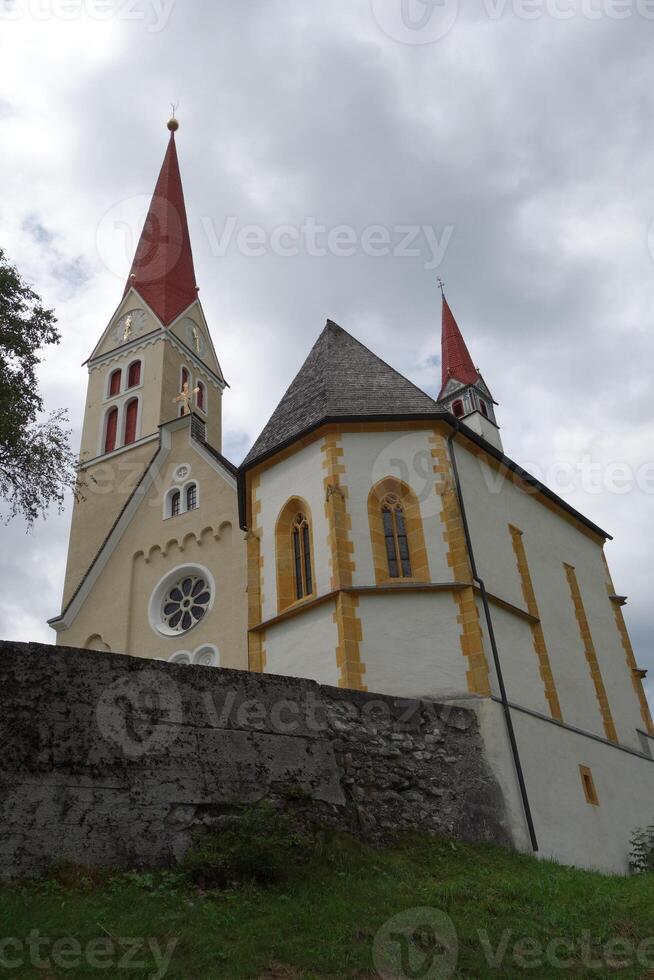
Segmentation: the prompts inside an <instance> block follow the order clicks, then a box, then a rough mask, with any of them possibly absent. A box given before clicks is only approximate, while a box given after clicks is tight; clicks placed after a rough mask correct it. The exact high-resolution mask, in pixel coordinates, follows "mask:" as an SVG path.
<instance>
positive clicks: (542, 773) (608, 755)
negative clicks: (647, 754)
mask: <svg viewBox="0 0 654 980" xmlns="http://www.w3.org/2000/svg"><path fill="white" fill-rule="evenodd" d="M459 703H462V704H465V706H466V707H472V708H474V709H475V710H476V712H477V715H478V718H479V723H480V728H481V731H482V734H483V736H484V742H485V751H486V756H487V758H488V761H489V763H490V765H491V767H492V768H493V770H494V772H495V775H496V777H497V779H498V781H499V783H500V786H501V788H502V791H503V792H504V796H505V800H506V802H507V807H508V817H509V824H510V827H511V831H512V833H513V836H514V840H515V843H516V846H517V847H518V848H519V849H520V850H524V851H526V852H528V853H530V852H531V843H530V840H529V836H528V832H527V823H526V819H525V815H524V809H523V806H522V800H521V797H520V794H519V791H518V782H517V776H516V769H515V764H514V761H513V756H512V754H511V751H510V747H509V740H508V736H507V731H506V723H505V720H504V716H503V711H502V706H501V705H500V704H498V703H497V702H496V701H480V700H472V699H468V700H466V701H461V702H459ZM511 715H512V718H513V724H514V729H515V733H516V739H517V742H518V748H519V753H520V759H521V762H522V769H523V773H524V777H525V783H526V786H527V793H528V796H529V803H530V807H531V811H532V818H533V821H534V827H535V830H536V837H537V840H538V846H539V850H538V852H537V855H538V857H541V858H545V859H550V860H554V861H558V862H559V863H561V864H570V865H575V866H577V867H582V868H591V869H596V870H599V871H603V872H611V873H617V874H625V873H626V872H627V871H628V870H629V868H628V858H629V850H630V838H631V835H632V833H633V831H634V830H636V829H637V828H638V827H643V826H649V825H651V823H652V812H653V810H654V761H653V760H650V759H646V758H642V757H639V756H636V755H632V754H631V753H629V752H626V751H624V750H622V749H619V748H616V747H615V746H612V745H606V744H604V743H602V742H598V741H597V740H595V739H593V738H590V737H588V736H585V735H580V734H578V733H577V732H573V731H570V730H568V729H566V728H562V727H561V726H559V725H556V724H553V723H551V722H547V721H544V720H542V719H540V718H535V717H533V716H530V715H527V714H524V713H521V712H518V711H512V713H511ZM580 765H582V766H587V767H588V768H589V769H590V770H591V772H592V774H593V781H594V783H595V788H596V790H597V795H598V798H599V802H600V805H599V806H593V805H592V804H590V803H588V802H587V801H586V796H585V793H584V789H583V785H582V782H581V775H580V772H579V766H580Z"/></svg>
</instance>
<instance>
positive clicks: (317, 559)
mask: <svg viewBox="0 0 654 980" xmlns="http://www.w3.org/2000/svg"><path fill="white" fill-rule="evenodd" d="M320 446H321V440H316V441H315V442H312V443H310V444H309V445H308V446H306V447H304V448H303V449H300V450H299V451H298V452H296V453H294V454H293V455H292V456H290V457H288V458H287V459H284V460H281V461H280V462H278V463H276V464H275V465H274V466H272V467H271V468H270V469H267V470H264V471H263V472H262V474H261V481H260V485H259V489H258V491H257V500H259V501H261V514H260V516H259V526H260V527H261V528H262V529H263V534H262V538H261V554H262V556H263V618H264V620H266V619H271V618H272V617H273V616H276V615H277V612H278V610H277V575H276V555H275V526H276V524H277V518H278V517H279V514H280V511H281V510H282V508H283V507H284V505H285V504H286V502H287V500H288V499H289V497H294V496H298V497H302V498H303V499H304V500H306V502H307V504H308V505H309V507H310V509H311V522H312V537H313V549H314V555H313V558H314V560H313V571H314V577H315V586H316V592H317V595H323V594H324V593H326V592H329V591H330V589H331V573H330V568H329V554H330V553H329V545H328V533H329V526H328V523H327V518H326V517H325V489H324V487H323V478H324V471H323V469H322V456H323V454H322V453H321V450H320Z"/></svg>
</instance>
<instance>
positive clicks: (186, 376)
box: [179, 367, 191, 391]
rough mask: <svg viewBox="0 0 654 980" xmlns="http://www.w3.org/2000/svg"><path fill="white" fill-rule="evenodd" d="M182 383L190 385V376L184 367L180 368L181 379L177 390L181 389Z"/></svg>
mask: <svg viewBox="0 0 654 980" xmlns="http://www.w3.org/2000/svg"><path fill="white" fill-rule="evenodd" d="M184 385H188V386H189V388H190V387H191V378H190V376H189V373H188V371H187V370H186V368H185V367H183V368H182V380H181V382H180V386H179V390H180V391H182V390H183V388H184Z"/></svg>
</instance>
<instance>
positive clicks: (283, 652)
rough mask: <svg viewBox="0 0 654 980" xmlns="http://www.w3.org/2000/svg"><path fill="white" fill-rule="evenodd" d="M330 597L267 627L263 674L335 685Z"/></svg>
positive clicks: (335, 638)
mask: <svg viewBox="0 0 654 980" xmlns="http://www.w3.org/2000/svg"><path fill="white" fill-rule="evenodd" d="M333 612H334V603H333V601H331V600H328V601H326V602H325V603H324V604H322V605H319V606H315V607H314V608H312V609H308V610H307V611H306V612H304V613H302V615H300V616H294V617H292V618H291V619H286V620H283V621H282V622H279V623H276V624H275V625H273V626H269V627H268V629H267V630H266V638H265V642H264V647H265V651H266V673H267V674H284V675H287V676H290V677H305V678H308V679H309V680H313V681H317V682H318V683H319V684H331V685H332V686H334V687H336V686H337V685H338V676H339V672H338V666H337V664H336V647H337V646H338V632H337V628H336V624H335V623H334V621H333Z"/></svg>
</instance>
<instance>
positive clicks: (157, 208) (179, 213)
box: [125, 120, 197, 326]
mask: <svg viewBox="0 0 654 980" xmlns="http://www.w3.org/2000/svg"><path fill="white" fill-rule="evenodd" d="M168 128H169V129H170V140H169V142H168V148H167V150H166V156H165V157H164V162H163V166H162V168H161V173H160V174H159V179H158V180H157V185H156V187H155V189H154V194H153V197H152V202H151V204H150V210H149V211H148V216H147V218H146V219H145V224H144V226H143V231H142V232H141V239H140V241H139V243H138V247H137V249H136V255H135V256H134V261H133V263H132V268H131V270H130V276H129V279H128V280H127V285H126V286H125V293H127V290H128V289H129V288H130V287H132V286H133V287H134V289H136V291H137V292H138V293H139V294H140V295H141V296H142V297H143V299H144V300H145V302H146V303H147V304H148V306H150V308H151V309H152V310H153V311H154V312H155V313H156V315H157V316H158V317H159V319H160V320H161V322H162V323H163V324H164V326H168V324H170V323H172V321H173V320H174V319H175V318H176V317H178V316H179V314H180V313H183V312H184V310H185V309H186V308H187V307H188V306H190V305H191V303H192V302H193V301H194V300H195V299H197V289H196V281H195V270H194V268H193V254H192V252H191V239H190V236H189V231H188V222H187V220H186V207H185V205H184V192H183V190H182V178H181V176H180V172H179V163H178V160H177V149H176V147H175V130H176V129H177V125H176V121H175V120H171V122H170V123H169V124H168Z"/></svg>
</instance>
